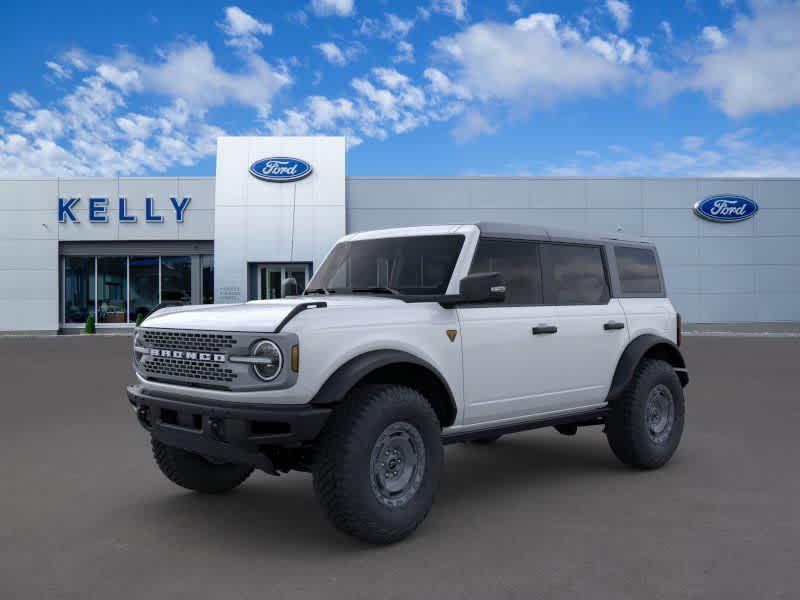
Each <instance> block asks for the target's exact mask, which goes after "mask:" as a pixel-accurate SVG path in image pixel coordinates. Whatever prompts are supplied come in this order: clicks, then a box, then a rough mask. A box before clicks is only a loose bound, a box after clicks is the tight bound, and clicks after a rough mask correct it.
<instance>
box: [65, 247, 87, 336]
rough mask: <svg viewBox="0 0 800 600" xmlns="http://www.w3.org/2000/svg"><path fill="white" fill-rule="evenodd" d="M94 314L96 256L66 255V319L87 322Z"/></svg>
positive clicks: (70, 321) (67, 321)
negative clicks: (87, 318)
mask: <svg viewBox="0 0 800 600" xmlns="http://www.w3.org/2000/svg"><path fill="white" fill-rule="evenodd" d="M89 315H94V256H65V257H64V321H65V322H66V323H85V322H86V317H88V316H89Z"/></svg>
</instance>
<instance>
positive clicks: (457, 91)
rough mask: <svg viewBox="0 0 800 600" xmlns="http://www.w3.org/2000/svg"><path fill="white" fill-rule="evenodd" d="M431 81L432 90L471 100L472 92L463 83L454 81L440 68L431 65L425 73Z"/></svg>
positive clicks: (440, 93)
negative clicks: (459, 83)
mask: <svg viewBox="0 0 800 600" xmlns="http://www.w3.org/2000/svg"><path fill="white" fill-rule="evenodd" d="M423 75H424V76H425V79H427V80H428V81H429V82H430V83H429V87H430V90H431V91H432V92H433V93H434V94H437V95H440V96H453V97H455V98H458V99H460V100H469V99H470V98H472V94H471V93H470V92H469V90H468V89H467V88H465V87H464V86H462V85H458V84H456V83H453V82H452V81H451V80H450V78H449V77H448V76H447V75H445V74H444V73H442V72H441V71H440V70H439V69H434V68H433V67H429V68H427V69H425V72H424V73H423Z"/></svg>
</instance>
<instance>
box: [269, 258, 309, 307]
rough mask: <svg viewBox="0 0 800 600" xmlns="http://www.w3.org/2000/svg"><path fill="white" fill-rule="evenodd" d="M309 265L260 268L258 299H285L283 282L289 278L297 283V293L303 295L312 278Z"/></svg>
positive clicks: (274, 265) (292, 264) (272, 265)
mask: <svg viewBox="0 0 800 600" xmlns="http://www.w3.org/2000/svg"><path fill="white" fill-rule="evenodd" d="M310 270H311V269H310V268H309V265H308V264H304V263H288V264H278V263H274V264H266V265H259V266H258V299H259V300H273V299H275V298H282V297H283V282H284V281H286V280H287V279H288V278H289V277H294V279H295V280H296V281H297V293H298V294H302V293H303V291H304V290H305V289H306V282H307V281H308V279H309V277H310V275H311V274H310V272H309V271H310Z"/></svg>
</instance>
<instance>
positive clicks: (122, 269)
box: [97, 256, 128, 323]
mask: <svg viewBox="0 0 800 600" xmlns="http://www.w3.org/2000/svg"><path fill="white" fill-rule="evenodd" d="M127 262H128V259H127V257H125V256H100V257H98V259H97V322H98V323H125V322H126V314H127V312H128V309H127V306H128V301H127V297H128V269H127Z"/></svg>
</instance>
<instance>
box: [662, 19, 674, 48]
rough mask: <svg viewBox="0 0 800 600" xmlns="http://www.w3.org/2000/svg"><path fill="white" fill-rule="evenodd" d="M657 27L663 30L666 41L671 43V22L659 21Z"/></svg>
mask: <svg viewBox="0 0 800 600" xmlns="http://www.w3.org/2000/svg"><path fill="white" fill-rule="evenodd" d="M659 27H661V31H663V32H664V37H665V38H666V39H667V43H668V44H671V43H672V24H671V23H670V22H669V21H661V23H660V25H659Z"/></svg>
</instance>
